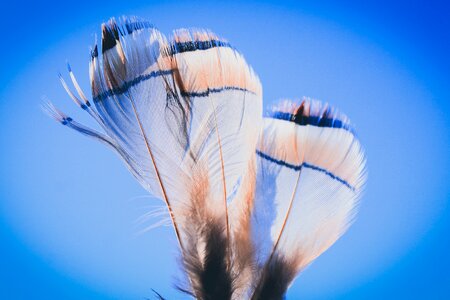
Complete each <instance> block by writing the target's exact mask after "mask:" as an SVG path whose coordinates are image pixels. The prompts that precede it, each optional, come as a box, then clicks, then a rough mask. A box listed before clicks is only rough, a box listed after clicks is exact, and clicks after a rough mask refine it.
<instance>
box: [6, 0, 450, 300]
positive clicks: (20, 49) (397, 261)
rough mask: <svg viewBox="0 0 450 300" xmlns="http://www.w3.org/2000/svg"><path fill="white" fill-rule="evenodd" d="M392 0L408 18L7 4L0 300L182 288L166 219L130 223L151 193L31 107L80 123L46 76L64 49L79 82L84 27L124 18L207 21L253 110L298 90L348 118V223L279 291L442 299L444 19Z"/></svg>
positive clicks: (282, 9) (162, 23) (105, 152)
mask: <svg viewBox="0 0 450 300" xmlns="http://www.w3.org/2000/svg"><path fill="white" fill-rule="evenodd" d="M378 2H379V1H377V3H378ZM400 2H401V3H402V4H403V5H404V6H408V7H409V9H410V10H409V11H408V12H405V15H407V16H409V14H410V15H412V16H415V15H416V14H417V16H418V18H417V19H414V18H413V17H411V19H413V20H415V21H414V22H412V21H411V20H410V19H409V18H408V17H407V16H404V15H395V14H396V12H397V11H401V12H403V10H402V9H399V8H398V6H399V5H400V4H396V5H385V7H383V8H379V7H378V6H377V5H375V4H373V5H372V6H371V5H369V4H367V5H368V8H367V9H362V8H361V7H360V6H359V5H358V4H357V3H356V2H355V4H353V5H349V6H348V7H337V6H335V5H333V4H330V3H328V4H323V6H319V5H314V4H307V3H306V2H305V3H304V4H302V5H300V4H293V3H285V4H275V1H274V3H271V2H266V3H265V4H257V3H251V2H249V3H233V4H223V3H222V4H216V5H206V4H205V5H201V4H198V3H197V4H193V3H188V2H181V3H171V2H164V3H158V4H151V3H150V4H149V3H148V2H147V1H141V2H136V3H134V4H130V3H127V2H126V1H125V2H116V1H107V2H102V1H99V2H96V3H92V1H77V3H76V5H75V6H72V5H73V4H69V3H67V4H65V5H64V4H61V3H59V2H57V3H56V2H55V3H53V4H51V5H50V4H49V5H45V4H43V3H41V4H40V5H39V6H37V4H32V3H26V5H27V10H26V11H23V10H22V9H19V8H17V6H20V4H10V5H11V7H10V8H8V10H5V11H9V13H8V16H5V17H4V18H3V19H2V21H1V22H4V23H1V24H2V25H3V24H4V25H5V26H2V27H3V28H8V30H7V32H5V33H4V35H5V36H6V37H5V38H4V41H5V42H6V41H10V43H7V44H5V45H7V46H3V47H2V49H1V50H0V51H1V52H2V61H1V63H2V65H1V73H0V74H1V76H0V80H1V81H0V82H1V83H2V85H1V88H0V99H1V102H0V126H1V127H0V128H2V133H1V135H0V147H1V148H0V154H1V155H0V166H1V168H0V178H1V181H0V199H1V202H0V224H1V227H0V239H1V247H0V265H1V266H2V267H1V268H0V298H2V299H14V298H17V299H22V298H23V299H25V298H27V299H28V298H32V299H53V298H55V299H109V298H114V299H117V298H120V299H144V298H146V297H152V293H151V288H153V289H155V290H157V291H158V292H159V293H161V294H162V295H163V296H165V297H167V298H168V299H179V298H180V297H181V296H180V294H179V293H178V292H176V291H175V289H174V287H173V286H174V283H177V280H176V278H179V277H180V273H179V265H178V261H177V242H176V240H175V239H174V235H173V233H172V230H171V228H170V227H160V228H156V229H153V230H151V231H147V232H144V233H139V232H140V231H141V230H143V229H145V228H146V227H147V226H149V225H151V224H152V221H151V220H150V221H147V222H145V223H143V224H136V223H135V221H136V220H137V219H138V218H139V217H141V216H142V215H143V214H145V213H146V212H148V211H149V210H150V209H152V208H153V207H154V206H161V207H162V206H163V203H162V202H159V201H157V200H155V199H152V198H150V197H147V196H146V195H147V194H146V192H145V191H144V190H143V189H142V188H141V187H140V186H139V185H138V183H137V182H136V181H135V180H134V178H133V177H132V176H131V175H130V174H129V172H128V171H127V169H126V168H125V166H124V165H123V163H122V162H121V161H120V159H119V157H118V156H117V155H115V154H114V153H112V151H110V150H109V149H106V148H105V147H104V146H103V145H100V144H98V143H95V142H93V141H92V140H90V139H87V138H86V137H83V136H81V135H79V134H76V133H75V132H73V131H70V130H68V129H67V128H64V127H63V126H61V125H59V124H57V123H55V122H53V121H52V120H51V119H49V118H48V117H47V116H46V115H44V114H43V113H42V111H41V109H40V105H41V103H42V102H43V100H42V99H43V97H44V98H45V97H48V98H49V99H50V100H52V101H53V102H54V103H55V104H56V105H57V106H58V107H59V108H61V109H62V110H63V111H64V112H66V113H68V114H69V115H70V116H71V117H73V118H74V119H75V120H78V121H80V122H83V123H84V122H85V123H88V124H90V125H93V122H91V120H89V117H88V116H87V115H86V114H85V113H84V112H83V111H81V110H79V109H78V108H77V107H76V106H75V105H74V104H73V103H72V102H71V100H70V98H69V97H68V96H67V95H66V94H65V92H64V90H63V88H62V87H61V86H60V84H59V81H58V78H57V72H58V71H61V73H63V74H65V70H66V66H65V65H66V60H69V61H70V63H71V66H72V69H73V71H74V73H75V75H77V78H78V80H79V82H80V85H81V86H82V87H83V88H84V90H85V91H89V85H88V59H89V46H90V45H92V44H93V41H94V39H95V36H94V34H95V33H97V34H99V33H100V31H99V25H100V23H101V22H102V21H105V20H107V19H108V18H109V17H110V16H120V15H123V14H127V15H138V16H141V17H144V18H147V19H149V20H150V21H151V22H153V23H154V24H155V25H156V26H157V27H158V28H159V29H160V30H162V31H163V32H164V33H166V34H169V32H170V30H172V29H175V28H179V27H204V28H209V29H211V30H213V31H214V32H216V33H217V34H218V35H220V36H223V37H225V38H226V39H228V40H229V41H230V42H231V44H232V45H233V46H235V47H236V48H238V49H239V50H240V51H241V52H242V53H243V54H244V55H245V57H246V59H247V61H248V62H249V63H250V64H251V65H252V67H253V68H254V69H255V71H256V72H257V73H258V75H259V76H260V78H261V81H262V83H263V89H264V101H265V102H264V103H265V105H266V106H270V105H271V104H272V103H274V101H275V100H277V99H280V98H299V97H302V96H309V97H312V98H316V99H320V100H323V101H328V102H330V104H332V105H335V106H336V107H338V108H339V109H341V110H342V111H343V112H345V113H346V114H347V115H348V116H349V117H350V119H351V120H352V122H353V124H354V125H355V127H356V131H357V133H358V136H359V137H360V139H361V141H362V144H363V145H364V146H365V149H366V152H367V156H368V169H369V181H368V187H367V192H366V195H365V196H364V198H363V200H362V203H361V207H360V213H359V215H358V218H357V221H356V222H355V224H354V225H353V226H352V227H351V229H350V230H349V232H348V233H347V234H346V235H345V236H344V237H343V238H342V239H341V240H339V241H338V242H337V243H336V244H335V245H334V246H333V247H332V248H331V249H330V250H329V251H327V252H326V253H325V254H324V255H322V256H321V257H320V258H319V259H317V261H316V262H314V263H313V264H312V265H311V266H310V267H309V268H308V269H307V270H306V271H305V272H304V273H303V274H302V275H301V276H300V277H299V278H297V280H296V282H295V283H294V284H293V286H292V287H291V289H290V291H289V294H288V299H298V298H301V299H330V298H332V299H380V298H395V299H400V298H402V297H405V298H410V299H411V298H416V297H417V298H437V297H442V298H445V296H446V295H447V296H449V297H450V275H449V274H450V272H449V271H448V270H450V258H449V257H448V248H449V247H450V237H449V234H448V229H449V228H450V208H449V206H448V200H449V194H450V193H449V192H450V189H449V184H448V182H449V178H450V172H449V167H450V163H449V149H450V143H449V137H450V134H449V131H450V130H449V129H450V122H449V121H450V118H449V113H450V100H449V99H450V98H449V97H450V91H449V88H448V87H449V86H450V74H449V70H450V60H449V58H448V53H450V52H449V51H445V50H450V46H449V42H448V41H450V38H449V36H448V33H449V32H450V30H449V28H450V26H448V25H449V24H448V21H445V20H442V22H437V21H436V18H438V17H439V16H441V15H439V13H437V12H434V11H433V12H431V11H428V10H424V8H423V7H419V6H414V5H410V4H409V3H407V2H402V1H400ZM374 3H375V2H374ZM22 5H25V4H22ZM66 6H67V7H66ZM380 6H382V5H381V4H380ZM400 6H401V5H400ZM48 7H52V8H53V11H51V10H52V9H50V12H48V9H49V8H48ZM437 8H438V7H435V9H437ZM439 8H440V9H442V10H444V11H445V10H447V11H448V10H449V9H448V7H442V8H441V7H439ZM32 12H33V13H32ZM69 13H70V14H71V17H70V18H68V17H67V14H69ZM15 14H19V15H20V16H22V17H21V18H19V19H20V21H17V20H16V18H17V17H16V16H15ZM34 14H36V15H39V14H41V15H40V16H39V17H36V16H35V15H34ZM419 17H421V18H422V19H421V18H419ZM423 18H425V20H423ZM427 18H428V19H427ZM27 20H29V21H27ZM405 22H410V23H407V24H409V25H408V26H410V27H405V26H406V25H404V23H405ZM415 22H417V23H415ZM12 24H16V25H14V26H15V27H14V26H13V25H12ZM35 24H40V25H41V26H42V28H37V27H36V26H35ZM426 24H429V25H426ZM435 24H441V26H442V27H436V26H437V25H435ZM6 25H8V26H6ZM27 26H30V27H27ZM424 26H429V27H428V29H427V27H425V28H423V27H424ZM447 26H448V27H447ZM427 30H428V31H427ZM439 30H440V31H439ZM444 34H447V37H445V35H444ZM443 40H445V41H446V42H443ZM10 47H11V48H13V49H11V48H10ZM153 222H154V221H153Z"/></svg>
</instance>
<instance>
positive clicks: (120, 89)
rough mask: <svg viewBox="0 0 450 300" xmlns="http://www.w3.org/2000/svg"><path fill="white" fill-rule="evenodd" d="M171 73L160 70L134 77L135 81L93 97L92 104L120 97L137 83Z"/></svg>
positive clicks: (171, 71) (170, 72)
mask: <svg viewBox="0 0 450 300" xmlns="http://www.w3.org/2000/svg"><path fill="white" fill-rule="evenodd" d="M172 73H173V70H161V71H153V72H150V73H148V74H145V75H140V76H138V77H136V78H135V79H133V80H131V81H127V82H125V83H124V84H122V85H121V86H120V87H117V88H113V89H109V90H106V91H104V92H103V93H101V94H99V95H97V96H95V97H94V102H95V101H101V100H103V99H106V98H108V97H111V96H115V95H121V94H123V93H125V92H126V91H127V90H128V89H129V88H131V87H133V86H135V85H137V84H139V83H141V82H143V81H146V80H149V79H151V78H155V77H159V76H163V75H170V74H172Z"/></svg>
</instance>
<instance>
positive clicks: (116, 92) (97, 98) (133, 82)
mask: <svg viewBox="0 0 450 300" xmlns="http://www.w3.org/2000/svg"><path fill="white" fill-rule="evenodd" d="M172 73H173V70H162V71H153V72H151V73H149V74H146V75H140V76H138V77H136V78H135V79H133V80H131V81H127V82H125V83H124V84H122V86H120V87H117V88H113V89H109V90H106V91H104V92H102V93H101V94H99V95H97V96H95V97H94V102H95V101H101V100H103V99H106V98H108V97H111V96H118V95H121V94H123V93H125V92H127V91H128V89H130V88H131V87H133V86H135V85H137V84H139V83H141V82H143V81H146V80H149V79H151V78H155V77H159V76H163V75H170V74H172ZM229 90H235V91H242V92H246V93H251V94H255V92H253V91H250V90H248V89H244V88H240V87H236V86H224V87H221V88H215V89H214V88H213V89H207V90H206V91H202V92H181V96H183V97H208V96H209V94H214V93H220V92H222V91H229Z"/></svg>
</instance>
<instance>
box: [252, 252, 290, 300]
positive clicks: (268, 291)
mask: <svg viewBox="0 0 450 300" xmlns="http://www.w3.org/2000/svg"><path fill="white" fill-rule="evenodd" d="M296 274H297V272H296V270H295V268H294V267H293V266H291V264H289V263H288V262H287V261H286V260H285V259H284V258H282V257H281V256H279V255H276V254H275V255H274V256H273V257H272V259H271V260H270V263H269V265H267V266H266V268H265V269H264V271H263V273H262V274H261V277H260V278H259V280H258V282H257V285H256V287H255V291H254V293H253V296H252V298H251V299H252V300H279V299H284V298H285V294H286V291H287V289H288V287H289V284H290V283H291V282H292V280H294V278H295V275H296Z"/></svg>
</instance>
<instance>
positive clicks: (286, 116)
mask: <svg viewBox="0 0 450 300" xmlns="http://www.w3.org/2000/svg"><path fill="white" fill-rule="evenodd" d="M269 117H270V118H272V119H278V120H285V121H290V122H294V123H295V124H298V125H302V126H306V125H311V126H317V127H329V128H342V129H344V130H347V131H349V132H351V133H353V132H354V131H353V128H352V127H351V126H350V125H349V124H347V123H344V122H342V120H339V119H337V118H328V117H323V116H305V115H302V114H291V113H286V112H282V111H276V112H273V113H272V114H271V115H270V116H269Z"/></svg>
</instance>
